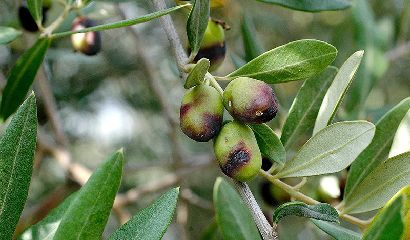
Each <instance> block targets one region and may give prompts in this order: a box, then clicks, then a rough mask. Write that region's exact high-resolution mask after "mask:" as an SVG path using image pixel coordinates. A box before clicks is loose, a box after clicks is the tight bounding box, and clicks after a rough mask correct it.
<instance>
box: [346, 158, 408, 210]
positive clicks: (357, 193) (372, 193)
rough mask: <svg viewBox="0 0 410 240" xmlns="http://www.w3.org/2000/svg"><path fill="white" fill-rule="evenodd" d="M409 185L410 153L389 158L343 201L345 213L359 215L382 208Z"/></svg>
mask: <svg viewBox="0 0 410 240" xmlns="http://www.w3.org/2000/svg"><path fill="white" fill-rule="evenodd" d="M407 185H410V152H406V153H403V154H400V155H397V156H395V157H393V158H389V159H387V160H386V161H384V162H382V163H381V164H380V165H379V166H378V167H377V168H375V169H374V170H373V171H372V172H371V173H370V174H369V175H368V176H367V177H366V178H364V179H363V181H361V182H360V184H359V185H358V186H357V187H356V188H355V189H354V190H353V191H352V192H351V194H350V195H348V196H347V198H345V199H343V201H344V209H343V212H346V213H359V212H367V211H371V210H374V209H378V208H381V207H383V205H384V204H385V203H386V202H387V201H388V200H389V199H390V198H391V197H392V196H393V195H394V194H395V193H396V192H397V191H399V190H400V189H401V188H403V187H404V186H407Z"/></svg>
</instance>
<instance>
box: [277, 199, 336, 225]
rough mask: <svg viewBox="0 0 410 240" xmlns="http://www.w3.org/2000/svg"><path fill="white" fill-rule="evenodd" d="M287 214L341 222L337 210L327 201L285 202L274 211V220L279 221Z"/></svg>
mask: <svg viewBox="0 0 410 240" xmlns="http://www.w3.org/2000/svg"><path fill="white" fill-rule="evenodd" d="M287 216H299V217H305V218H314V219H318V220H323V221H328V222H335V223H338V222H339V214H338V213H337V210H336V209H334V208H333V207H332V206H331V205H330V204H327V203H318V204H316V205H307V204H306V203H303V202H296V201H295V202H288V203H284V204H282V205H280V206H279V207H278V208H276V209H275V211H274V212H273V221H274V222H275V223H278V222H279V221H280V220H281V219H282V218H284V217H287Z"/></svg>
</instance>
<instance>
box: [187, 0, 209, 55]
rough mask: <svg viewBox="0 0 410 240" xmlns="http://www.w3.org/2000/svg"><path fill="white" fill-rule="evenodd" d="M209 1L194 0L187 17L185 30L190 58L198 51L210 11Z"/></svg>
mask: <svg viewBox="0 0 410 240" xmlns="http://www.w3.org/2000/svg"><path fill="white" fill-rule="evenodd" d="M209 1H210V0H195V2H194V6H193V7H192V10H191V13H190V14H189V17H188V22H187V26H186V32H187V35H188V42H189V47H190V48H191V56H190V59H193V58H194V57H195V56H196V54H197V53H198V51H199V48H200V47H201V42H202V38H203V37H204V34H205V30H206V27H207V26H208V20H209V12H210V7H209Z"/></svg>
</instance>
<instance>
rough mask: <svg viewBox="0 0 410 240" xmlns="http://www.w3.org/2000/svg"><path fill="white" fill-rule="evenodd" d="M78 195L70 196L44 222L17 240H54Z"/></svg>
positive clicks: (34, 226) (29, 229)
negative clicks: (62, 220)
mask: <svg viewBox="0 0 410 240" xmlns="http://www.w3.org/2000/svg"><path fill="white" fill-rule="evenodd" d="M76 196H77V193H73V194H71V195H70V196H68V197H67V198H66V199H65V200H64V202H63V203H61V204H60V205H58V207H56V208H55V209H53V210H52V211H51V212H50V213H49V214H48V215H47V216H46V217H45V218H44V219H43V220H41V221H40V222H38V223H37V224H35V225H33V226H31V227H30V228H28V229H26V230H25V231H24V232H23V233H22V234H21V235H20V236H19V237H18V238H17V239H19V240H52V239H53V238H54V234H55V232H56V230H57V228H58V226H59V225H60V221H61V219H62V218H63V216H64V214H65V212H66V211H67V209H68V207H69V206H70V204H71V203H72V202H73V200H74V199H75V197H76Z"/></svg>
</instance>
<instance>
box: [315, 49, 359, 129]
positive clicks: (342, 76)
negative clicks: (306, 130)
mask: <svg viewBox="0 0 410 240" xmlns="http://www.w3.org/2000/svg"><path fill="white" fill-rule="evenodd" d="M363 53H364V52H363V51H358V52H355V53H353V54H352V56H350V57H349V58H348V59H347V60H346V61H345V62H344V63H343V65H342V66H341V67H340V70H339V72H338V73H337V74H336V77H335V79H334V80H333V83H332V85H330V87H329V90H328V91H327V93H326V95H325V97H324V98H323V102H322V105H321V106H320V109H319V113H318V115H317V118H316V123H315V127H314V129H313V135H315V134H316V133H317V132H318V131H320V130H321V129H323V128H325V127H326V126H328V125H330V124H332V121H333V118H334V117H335V115H336V112H337V109H338V108H339V106H340V103H341V102H342V100H343V97H344V96H345V95H346V92H347V89H348V88H349V86H350V84H351V83H352V80H353V77H354V75H355V73H356V71H357V69H358V68H359V65H360V62H361V60H362V57H363Z"/></svg>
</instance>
